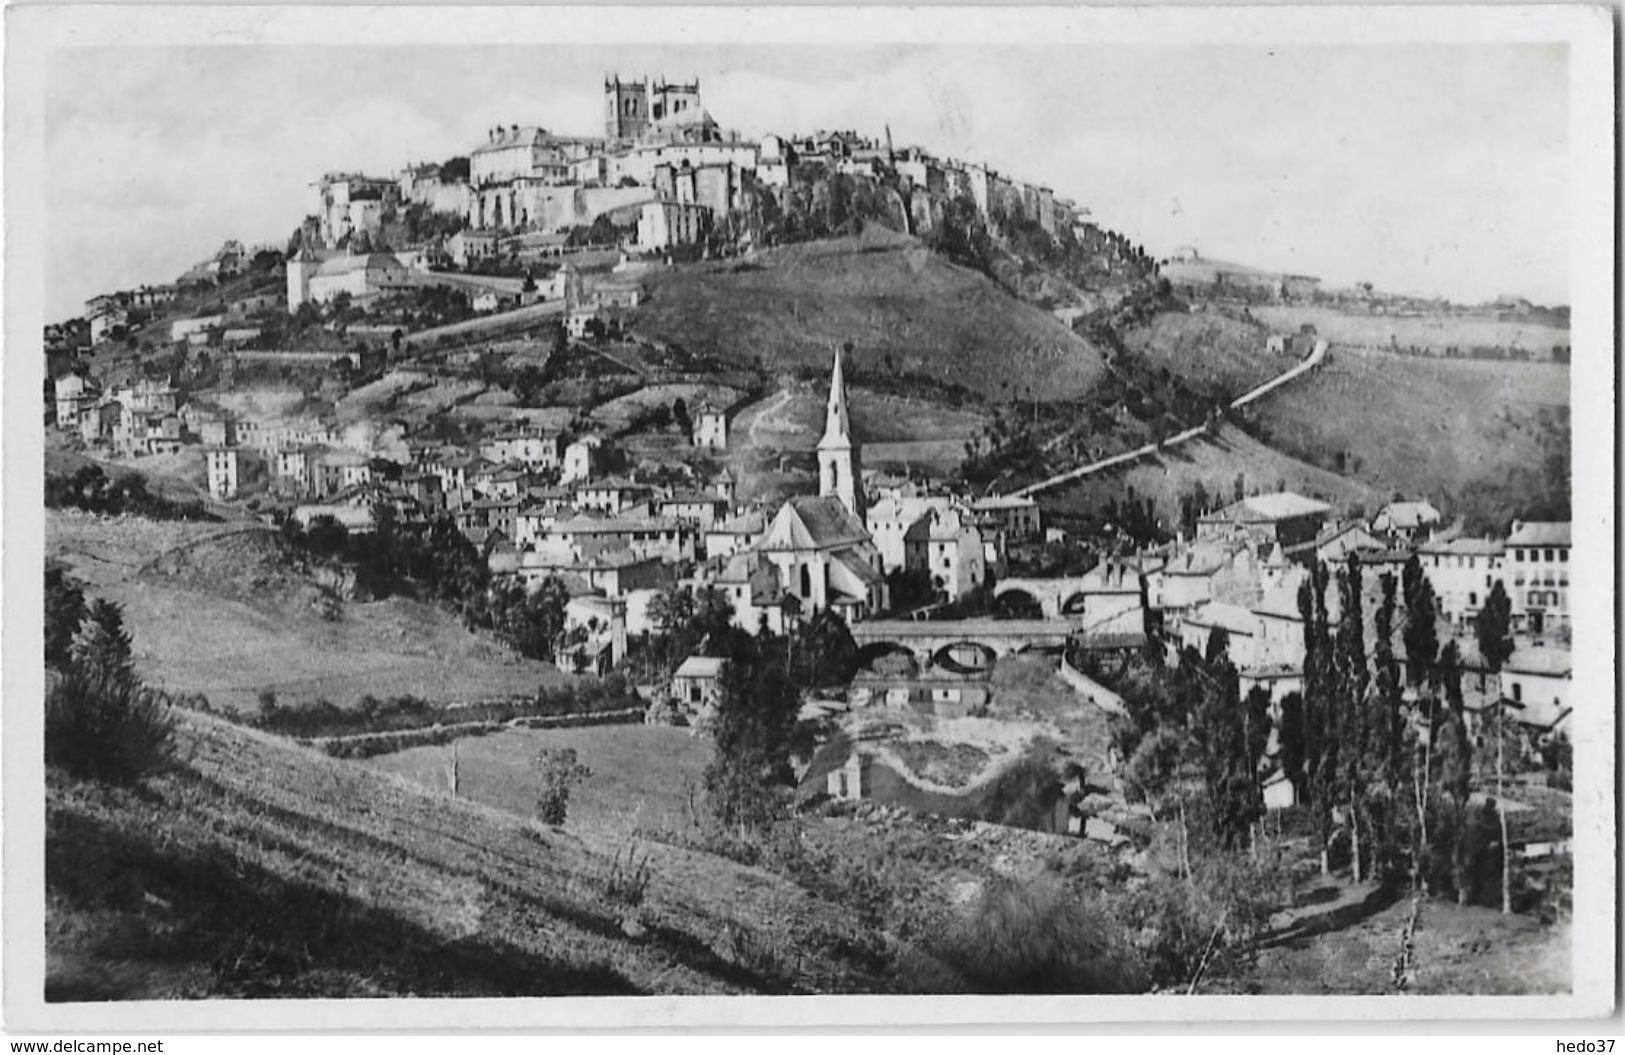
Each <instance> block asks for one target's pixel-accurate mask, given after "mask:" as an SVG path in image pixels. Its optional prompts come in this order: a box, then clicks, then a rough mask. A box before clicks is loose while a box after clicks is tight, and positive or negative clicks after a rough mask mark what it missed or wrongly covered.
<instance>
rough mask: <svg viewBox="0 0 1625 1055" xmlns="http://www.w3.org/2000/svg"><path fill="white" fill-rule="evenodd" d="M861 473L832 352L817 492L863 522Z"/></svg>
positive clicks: (837, 356) (838, 364)
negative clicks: (832, 370)
mask: <svg viewBox="0 0 1625 1055" xmlns="http://www.w3.org/2000/svg"><path fill="white" fill-rule="evenodd" d="M862 473H863V470H862V465H861V463H860V460H859V450H858V445H857V444H856V443H854V442H853V441H852V418H851V415H850V414H849V413H848V411H847V408H846V381H845V380H844V379H843V378H842V376H841V353H840V350H839V349H837V350H836V352H835V372H834V374H833V375H832V376H831V377H830V381H829V410H828V412H827V413H826V414H825V417H824V438H823V439H821V440H819V441H818V493H819V494H820V495H825V496H828V497H831V498H839V499H840V500H841V504H842V505H844V506H846V508H847V509H848V510H849V511H850V512H851V513H852V515H853V516H855V517H857V518H858V523H860V524H862V523H864V517H863V513H864V510H863V475H862Z"/></svg>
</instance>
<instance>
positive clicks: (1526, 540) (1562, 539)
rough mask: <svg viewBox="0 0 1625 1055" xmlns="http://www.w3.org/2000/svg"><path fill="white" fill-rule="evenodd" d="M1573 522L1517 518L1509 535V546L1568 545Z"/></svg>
mask: <svg viewBox="0 0 1625 1055" xmlns="http://www.w3.org/2000/svg"><path fill="white" fill-rule="evenodd" d="M1572 527H1573V525H1572V524H1570V523H1568V522H1567V521H1565V522H1563V523H1555V522H1551V521H1540V520H1515V521H1513V523H1512V534H1511V535H1509V536H1507V545H1508V546H1567V545H1570V542H1569V539H1570V536H1571V534H1572V532H1571V530H1570V529H1571V528H1572Z"/></svg>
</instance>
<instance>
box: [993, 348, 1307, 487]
mask: <svg viewBox="0 0 1625 1055" xmlns="http://www.w3.org/2000/svg"><path fill="white" fill-rule="evenodd" d="M1327 347H1328V346H1327V344H1326V342H1324V341H1317V342H1315V349H1314V351H1312V352H1310V353H1309V355H1308V357H1307V358H1305V359H1304V360H1303V362H1301V363H1298V364H1297V365H1296V366H1294V367H1292V368H1291V369H1290V370H1287V371H1285V372H1284V373H1281V374H1278V375H1277V376H1275V377H1272V378H1270V379H1269V380H1268V381H1265V382H1264V383H1263V384H1261V385H1259V386H1257V387H1256V388H1253V389H1251V390H1249V391H1248V392H1247V393H1246V394H1245V395H1242V396H1239V397H1238V398H1236V399H1234V400H1232V401H1231V403H1230V407H1231V409H1232V410H1238V409H1240V408H1241V407H1244V406H1246V405H1247V404H1249V403H1251V402H1253V401H1254V400H1256V399H1259V398H1261V397H1263V396H1266V395H1269V394H1270V393H1271V392H1273V391H1275V390H1276V389H1277V388H1280V387H1281V386H1282V385H1284V384H1287V383H1289V382H1291V381H1295V380H1297V379H1298V378H1300V377H1302V376H1303V375H1304V374H1306V373H1308V372H1309V371H1311V370H1313V369H1314V368H1315V367H1317V366H1319V365H1320V364H1321V363H1322V362H1324V361H1325V359H1326V351H1327ZM1206 431H1207V427H1206V426H1205V425H1196V426H1194V427H1192V428H1188V429H1186V430H1185V431H1184V432H1176V433H1175V434H1174V435H1172V436H1167V437H1164V438H1163V439H1162V440H1160V441H1158V442H1155V443H1147V444H1146V445H1145V446H1143V447H1136V448H1135V449H1134V450H1132V451H1124V452H1123V453H1122V454H1114V455H1112V456H1111V457H1110V458H1102V459H1101V460H1100V461H1097V462H1090V463H1089V464H1087V465H1080V466H1078V467H1077V468H1076V469H1068V470H1067V471H1066V472H1064V473H1059V474H1057V475H1055V476H1051V477H1049V478H1048V479H1045V480H1040V481H1038V482H1037V483H1033V484H1028V485H1027V486H1026V487H1023V488H1021V489H1020V490H1016V491H1012V492H1010V495H1009V497H1011V498H1027V497H1029V496H1031V495H1035V494H1038V493H1040V492H1042V491H1048V490H1049V489H1050V488H1052V487H1059V486H1060V485H1061V484H1064V483H1068V482H1070V481H1072V480H1079V479H1082V478H1083V477H1085V476H1093V475H1094V474H1096V473H1100V472H1105V471H1106V470H1107V469H1113V468H1116V467H1117V466H1119V465H1126V464H1127V463H1129V462H1132V461H1135V460H1137V459H1140V458H1144V457H1145V456H1146V455H1148V454H1151V453H1153V452H1155V451H1157V450H1159V449H1161V450H1167V449H1168V448H1169V447H1177V446H1179V445H1180V444H1183V443H1188V442H1190V441H1191V440H1193V439H1195V438H1196V437H1198V436H1200V435H1202V433H1204V432H1206Z"/></svg>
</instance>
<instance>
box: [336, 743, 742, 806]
mask: <svg viewBox="0 0 1625 1055" xmlns="http://www.w3.org/2000/svg"><path fill="white" fill-rule="evenodd" d="M544 747H548V748H570V749H573V750H574V751H575V752H576V757H577V759H578V760H579V761H580V762H581V763H582V764H583V765H585V766H586V767H587V768H588V769H590V770H592V775H591V776H590V777H588V778H587V779H586V780H585V781H584V782H582V784H581V786H580V787H578V788H576V789H575V790H574V791H573V792H571V795H570V814H569V816H570V827H572V828H577V827H587V828H593V829H596V830H600V831H604V832H630V831H632V830H634V829H636V828H640V827H641V828H648V829H664V830H669V831H684V830H686V829H687V827H688V826H689V821H690V818H689V816H688V806H687V803H688V798H687V790H688V785H689V784H690V783H691V782H692V783H693V784H695V785H696V786H697V785H698V783H699V780H700V774H701V772H702V771H703V770H704V769H705V765H706V763H707V762H708V761H710V758H711V743H710V741H709V740H707V739H703V738H700V737H696V736H693V735H690V733H689V731H688V730H686V729H675V728H671V727H669V726H657V725H618V726H594V727H589V728H584V729H513V730H509V731H506V732H502V733H497V734H495V735H492V736H484V737H478V738H475V739H472V740H463V741H460V742H459V743H458V745H457V751H458V785H459V794H461V795H462V796H463V797H465V798H468V799H472V800H474V801H475V802H483V803H485V804H486V805H488V806H493V807H495V808H497V809H501V810H507V811H508V812H510V813H514V814H517V815H519V816H524V815H526V814H528V813H530V812H532V811H533V810H534V809H535V807H536V772H535V759H536V752H537V751H539V750H541V749H542V748H544ZM450 757H451V750H450V748H448V747H417V748H412V749H410V750H407V751H397V752H395V753H394V754H388V755H379V756H377V757H376V758H371V759H368V760H367V763H366V764H367V765H370V766H374V767H376V768H378V769H380V770H384V771H386V772H390V773H397V774H400V775H401V776H403V777H406V778H408V779H410V780H412V781H414V782H415V783H418V784H421V785H423V786H425V787H429V788H436V789H441V790H444V789H445V788H446V787H447V776H446V768H447V764H448V761H449V759H450Z"/></svg>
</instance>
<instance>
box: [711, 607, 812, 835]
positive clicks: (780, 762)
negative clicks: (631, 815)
mask: <svg viewBox="0 0 1625 1055" xmlns="http://www.w3.org/2000/svg"><path fill="white" fill-rule="evenodd" d="M731 644H732V646H733V647H732V649H731V652H730V654H729V656H728V657H727V661H726V662H724V663H723V665H722V671H721V673H720V675H719V677H718V695H717V708H716V715H715V718H714V721H713V725H712V734H713V739H714V741H715V745H716V754H715V756H714V758H713V759H712V761H711V763H710V765H708V766H706V768H705V774H704V777H703V781H704V784H705V789H706V793H707V796H708V801H709V803H710V807H711V810H712V813H713V815H714V816H715V817H716V819H717V821H718V822H720V823H721V824H722V825H724V826H725V827H729V828H738V829H739V832H740V834H741V836H743V835H744V834H745V833H746V832H747V831H749V830H752V829H756V828H760V827H762V826H763V825H765V824H767V823H768V822H770V821H771V820H772V819H773V818H774V817H775V816H777V814H778V794H777V792H776V791H775V788H776V787H777V786H782V785H785V784H788V783H790V782H791V781H793V780H794V772H793V770H792V769H791V767H790V749H791V745H792V738H793V733H794V730H795V724H796V716H797V713H798V712H799V710H800V703H801V697H800V693H799V692H797V690H796V687H795V685H794V684H793V683H792V682H791V681H790V679H789V678H788V677H787V676H786V673H785V670H784V668H783V666H782V665H781V664H779V663H773V662H764V661H763V658H764V657H762V656H760V655H759V654H758V652H757V645H756V643H755V642H754V641H752V640H751V638H750V637H749V636H748V635H744V634H741V635H737V636H736V637H735V638H733V640H732V642H731Z"/></svg>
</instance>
